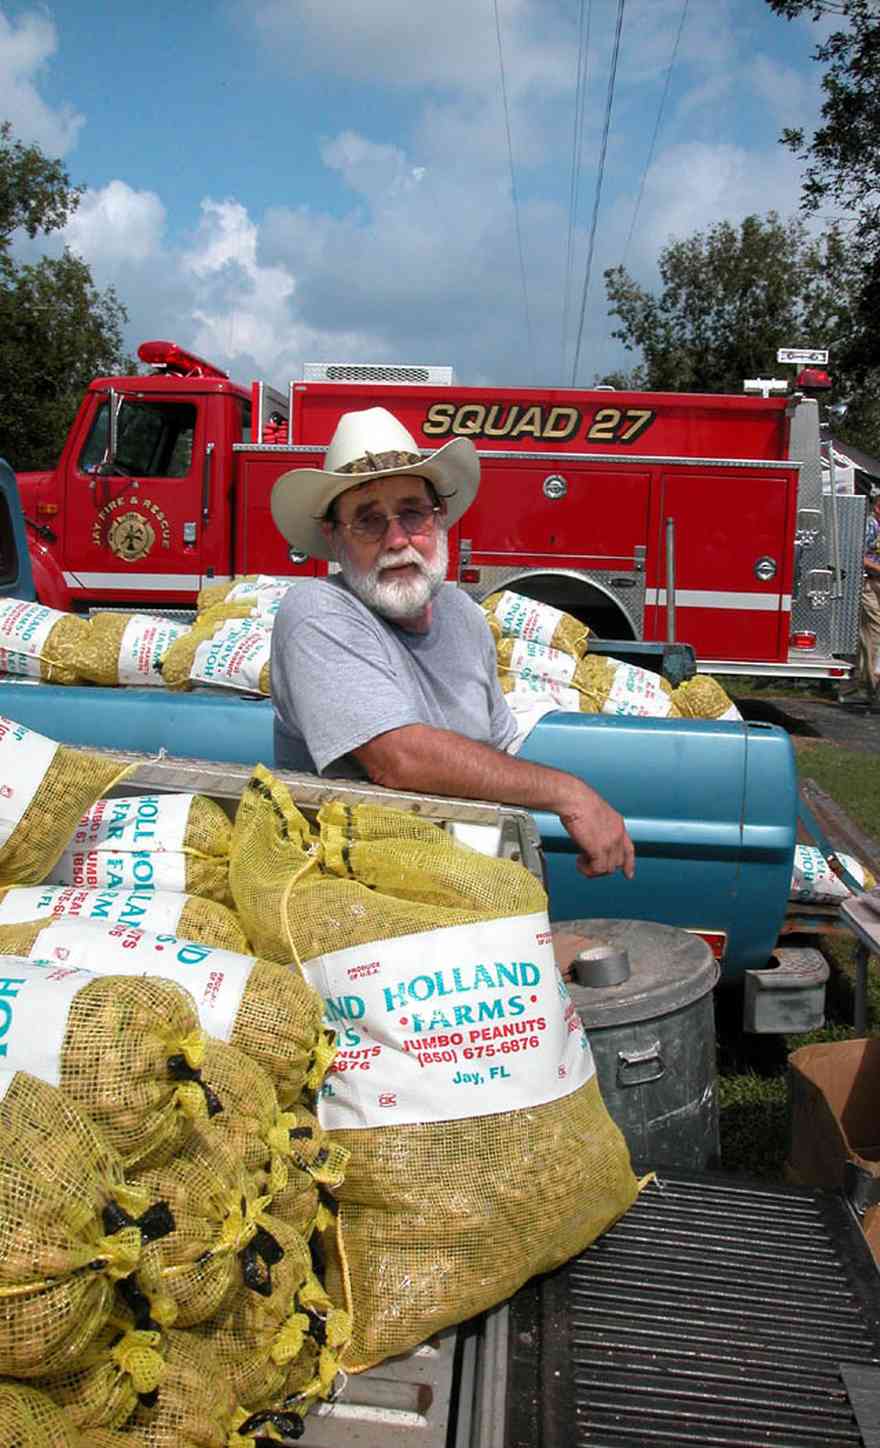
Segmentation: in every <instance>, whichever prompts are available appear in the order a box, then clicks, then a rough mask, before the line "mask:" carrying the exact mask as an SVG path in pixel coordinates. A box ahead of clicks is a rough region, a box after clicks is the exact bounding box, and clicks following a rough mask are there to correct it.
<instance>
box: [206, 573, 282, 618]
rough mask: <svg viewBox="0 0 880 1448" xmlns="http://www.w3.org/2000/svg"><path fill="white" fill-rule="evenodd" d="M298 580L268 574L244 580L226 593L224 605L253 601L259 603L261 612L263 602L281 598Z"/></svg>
mask: <svg viewBox="0 0 880 1448" xmlns="http://www.w3.org/2000/svg"><path fill="white" fill-rule="evenodd" d="M299 581H300V580H299V579H298V578H276V577H274V575H272V574H270V573H261V574H260V575H259V577H258V578H246V579H244V580H243V581H242V582H241V583H236V584H235V586H234V587H233V588H232V590H231V591H230V592H229V593H227V595H226V598H225V599H224V602H225V603H238V602H240V601H241V600H243V599H253V600H254V603H255V604H256V603H259V604H260V607H261V611H262V604H263V601H264V600H265V602H267V603H268V602H269V601H270V599H273V598H276V599H277V598H283V597H284V595H285V593H286V592H287V590H288V589H289V588H292V587H293V585H294V584H295V583H298V582H299Z"/></svg>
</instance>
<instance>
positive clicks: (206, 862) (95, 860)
mask: <svg viewBox="0 0 880 1448" xmlns="http://www.w3.org/2000/svg"><path fill="white" fill-rule="evenodd" d="M106 792H107V790H106V787H105V788H103V789H102V790H101V793H102V794H106ZM96 794H97V792H95V793H93V794H92V795H91V797H90V799H89V801H88V803H89V805H90V808H88V809H87V810H86V811H85V813H82V807H81V809H80V811H79V812H78V814H77V817H76V819H75V821H74V823H73V825H72V826H71V828H70V829H69V830H68V832H67V834H66V836H65V838H64V840H63V843H62V847H61V849H60V850H59V851H58V852H57V855H56V858H55V860H54V861H53V864H52V868H51V869H50V870H49V871H48V872H47V874H46V877H45V878H46V882H47V883H48V884H50V885H78V886H79V887H80V888H81V889H87V890H95V889H99V888H101V889H106V888H109V889H111V890H119V889H128V890H138V889H140V890H174V891H177V892H178V893H180V894H183V893H186V894H190V895H204V896H205V897H206V898H207V899H210V900H219V901H220V902H221V904H222V903H223V902H224V901H227V900H228V898H229V881H228V873H229V841H230V838H231V834H232V826H231V824H230V822H229V819H228V818H227V815H226V813H225V811H224V810H223V809H221V807H220V805H219V804H217V803H216V802H215V801H214V800H212V799H208V798H207V796H206V795H202V794H139V795H126V796H121V797H120V798H118V799H100V798H96ZM0 883H3V882H2V881H0ZM10 883H15V884H25V883H30V882H29V881H25V880H17V881H14V882H10Z"/></svg>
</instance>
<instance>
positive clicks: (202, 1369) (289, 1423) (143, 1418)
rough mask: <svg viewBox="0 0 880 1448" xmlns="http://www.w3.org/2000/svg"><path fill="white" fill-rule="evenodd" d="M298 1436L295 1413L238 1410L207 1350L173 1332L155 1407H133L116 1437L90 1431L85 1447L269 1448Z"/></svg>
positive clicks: (188, 1335)
mask: <svg viewBox="0 0 880 1448" xmlns="http://www.w3.org/2000/svg"><path fill="white" fill-rule="evenodd" d="M301 1434H302V1418H301V1415H300V1414H299V1413H298V1412H295V1411H294V1412H288V1411H287V1410H286V1409H284V1408H279V1409H263V1410H260V1409H258V1410H257V1411H256V1412H255V1413H251V1412H249V1411H248V1409H247V1408H243V1407H241V1405H240V1404H238V1403H237V1402H236V1400H235V1392H234V1390H233V1388H232V1385H231V1383H230V1382H229V1380H228V1378H227V1377H226V1375H225V1374H223V1373H220V1372H218V1371H217V1364H216V1362H215V1360H214V1359H213V1358H212V1356H211V1353H210V1349H209V1348H208V1347H207V1345H206V1344H205V1343H203V1342H200V1341H199V1339H198V1338H197V1337H196V1335H195V1333H193V1332H179V1331H177V1330H174V1329H172V1331H171V1332H170V1333H169V1334H168V1353H167V1359H166V1364H165V1373H164V1376H163V1378H162V1385H161V1389H160V1392H159V1398H158V1401H157V1403H156V1406H155V1407H154V1408H148V1407H138V1408H136V1409H135V1411H134V1413H133V1415H132V1417H131V1418H130V1419H129V1421H128V1422H127V1423H126V1425H125V1428H124V1429H123V1430H122V1432H120V1433H114V1432H113V1431H112V1430H109V1429H106V1428H93V1429H91V1430H90V1432H89V1435H88V1448H269V1445H271V1444H272V1443H292V1442H293V1441H295V1440H296V1439H297V1438H299V1437H300V1436H301Z"/></svg>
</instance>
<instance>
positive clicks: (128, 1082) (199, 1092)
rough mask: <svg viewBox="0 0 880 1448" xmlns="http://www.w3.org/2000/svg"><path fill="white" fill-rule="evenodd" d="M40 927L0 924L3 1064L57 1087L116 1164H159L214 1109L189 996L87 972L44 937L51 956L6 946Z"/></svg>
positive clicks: (174, 988)
mask: <svg viewBox="0 0 880 1448" xmlns="http://www.w3.org/2000/svg"><path fill="white" fill-rule="evenodd" d="M42 928H43V923H42V922H37V924H36V926H34V925H31V926H27V925H4V926H0V951H2V952H3V955H4V956H5V957H6V958H5V959H0V999H2V1000H3V1002H4V1003H5V1004H4V1010H3V1011H2V1013H0V1025H3V1026H4V1027H5V1030H4V1035H3V1046H4V1058H3V1060H4V1066H5V1067H7V1068H9V1069H15V1070H24V1071H28V1072H30V1073H32V1074H33V1075H34V1076H39V1077H40V1078H41V1079H42V1080H45V1081H49V1082H51V1083H53V1084H57V1085H59V1086H60V1087H61V1088H62V1089H63V1090H64V1091H66V1092H67V1094H68V1095H69V1096H70V1098H71V1100H72V1101H73V1102H74V1103H75V1104H76V1106H77V1107H78V1109H79V1110H80V1111H85V1112H87V1113H88V1115H89V1116H90V1118H91V1119H92V1120H93V1121H94V1123H95V1125H96V1126H97V1127H98V1128H99V1129H100V1131H102V1132H103V1134H104V1135H105V1136H106V1138H107V1140H108V1142H109V1143H110V1144H111V1145H112V1146H113V1147H114V1148H115V1150H117V1151H118V1152H119V1154H120V1156H121V1157H122V1160H123V1161H124V1162H125V1164H126V1166H134V1165H136V1164H137V1163H140V1162H143V1161H145V1160H162V1159H164V1158H167V1157H168V1156H170V1155H172V1154H173V1153H174V1152H175V1151H176V1150H177V1149H178V1148H179V1146H180V1143H181V1142H182V1141H183V1140H184V1138H185V1137H186V1136H187V1134H188V1133H189V1130H190V1126H191V1123H192V1122H193V1121H198V1120H202V1119H205V1118H207V1116H208V1115H209V1114H210V1113H211V1112H215V1111H217V1110H218V1108H219V1103H218V1102H217V1101H216V1099H215V1097H214V1096H213V1095H212V1093H211V1091H210V1089H209V1088H208V1087H207V1086H206V1084H205V1082H204V1079H203V1077H202V1075H201V1072H200V1069H199V1068H200V1066H201V1063H202V1060H203V1057H204V1049H205V1036H204V1033H203V1031H202V1030H201V1029H200V1027H199V1023H198V1017H197V1015H196V1009H195V1004H194V1002H193V1000H192V998H191V996H189V995H188V994H187V992H186V991H185V990H182V989H181V988H180V986H178V985H175V984H174V983H173V981H170V980H158V979H151V978H146V977H143V978H142V977H139V976H137V975H136V974H131V975H128V974H122V973H120V974H118V975H116V974H111V973H107V974H104V975H94V974H92V973H91V972H90V971H88V970H85V969H82V968H81V967H77V966H75V965H72V964H71V963H70V961H69V960H68V959H65V958H64V957H65V955H66V954H67V950H66V947H65V946H64V945H54V944H53V940H52V937H51V936H50V937H49V938H48V940H47V942H46V953H47V954H48V953H49V951H50V950H57V953H58V955H60V956H61V959H60V960H58V959H57V957H56V959H55V960H53V961H40V960H38V959H30V960H26V959H21V958H19V959H16V958H15V952H14V951H13V941H15V942H16V943H17V942H19V941H20V942H22V944H23V945H24V946H26V945H27V940H28V936H29V935H30V936H32V938H33V939H34V940H36V939H37V937H38V935H39V933H40V930H41V929H42ZM50 928H51V923H50ZM55 928H56V929H63V928H64V924H63V922H58V923H57V924H56V925H55ZM77 928H78V929H79V930H84V929H87V928H88V927H85V926H82V925H78V926H77ZM25 953H26V951H25V950H23V951H22V955H24V954H25ZM35 954H39V951H37V952H35Z"/></svg>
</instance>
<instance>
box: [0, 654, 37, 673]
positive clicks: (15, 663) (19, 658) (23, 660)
mask: <svg viewBox="0 0 880 1448" xmlns="http://www.w3.org/2000/svg"><path fill="white" fill-rule="evenodd" d="M0 674H23V675H24V676H25V677H26V678H29V679H39V678H40V677H41V670H40V661H39V659H31V658H29V657H28V655H27V654H14V653H11V652H10V651H9V649H2V648H0Z"/></svg>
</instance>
